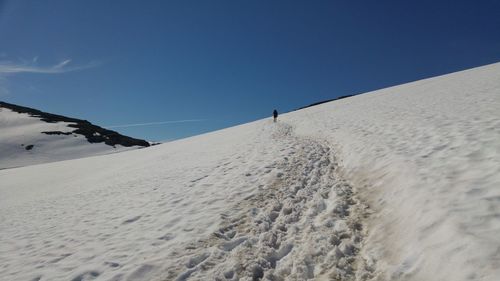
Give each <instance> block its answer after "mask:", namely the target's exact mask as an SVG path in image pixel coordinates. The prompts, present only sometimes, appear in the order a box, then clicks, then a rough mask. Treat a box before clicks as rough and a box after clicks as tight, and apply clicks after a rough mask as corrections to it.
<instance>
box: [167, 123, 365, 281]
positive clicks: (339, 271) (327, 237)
mask: <svg viewBox="0 0 500 281" xmlns="http://www.w3.org/2000/svg"><path fill="white" fill-rule="evenodd" d="M275 126H276V128H275V130H274V131H273V136H272V138H273V140H275V141H278V142H282V143H283V145H284V146H287V147H291V149H289V150H288V155H287V156H286V157H284V159H283V160H282V161H278V162H276V163H274V164H272V165H270V166H269V167H270V168H274V169H277V170H278V171H280V172H278V173H277V174H276V177H275V178H273V180H272V181H271V182H269V185H267V186H264V187H259V192H257V193H255V194H254V195H253V196H250V197H247V198H246V199H245V200H243V201H242V202H239V203H238V204H237V205H236V206H235V207H234V210H232V211H234V213H232V214H231V215H227V214H223V215H222V218H223V223H222V224H221V225H220V227H219V230H218V231H216V232H215V233H213V234H212V236H211V237H209V238H207V239H205V240H203V241H198V242H195V243H192V244H191V245H188V246H187V247H186V249H184V251H186V254H185V255H184V257H183V259H184V262H183V263H182V264H181V266H179V265H177V266H172V267H171V268H169V269H168V270H167V276H166V279H164V280H276V281H279V280H308V279H313V280H370V279H373V278H374V277H375V276H374V272H375V263H374V262H372V261H371V260H370V261H369V260H367V259H365V258H363V257H362V256H361V254H360V249H361V248H362V246H363V238H364V237H365V235H366V229H365V228H364V227H363V225H364V224H363V222H364V220H365V219H366V218H367V217H368V213H369V211H368V208H367V206H366V205H365V204H363V203H362V202H360V200H359V199H358V197H357V196H356V192H355V190H354V189H353V187H352V186H351V185H350V184H349V183H348V182H347V181H345V180H344V179H342V178H341V177H340V176H339V175H338V174H337V173H336V166H337V164H336V162H335V158H334V156H333V153H332V151H331V149H330V148H329V146H328V145H326V144H325V143H321V142H320V141H317V140H312V139H306V138H299V137H296V136H293V134H292V127H291V126H288V125H286V124H280V123H278V124H276V125H275Z"/></svg>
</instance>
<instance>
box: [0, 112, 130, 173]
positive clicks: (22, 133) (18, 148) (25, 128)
mask: <svg viewBox="0 0 500 281" xmlns="http://www.w3.org/2000/svg"><path fill="white" fill-rule="evenodd" d="M69 124H71V123H68V122H56V123H47V122H45V121H41V120H40V118H37V117H33V116H30V115H29V114H27V113H18V112H14V111H12V110H10V109H8V108H3V107H0V169H6V168H15V167H22V166H28V165H34V164H41V163H47V162H54V161H60V160H68V159H74V158H81V157H86V156H92V155H100V154H108V153H114V152H118V151H124V150H129V149H130V148H126V147H123V146H121V145H117V146H116V147H115V148H114V147H112V146H109V145H106V144H104V143H89V142H88V141H87V139H86V138H85V136H83V135H79V134H69V135H47V134H42V132H47V131H60V132H72V131H73V130H75V128H71V127H68V125H69ZM28 145H33V148H32V149H31V150H27V149H26V146H28Z"/></svg>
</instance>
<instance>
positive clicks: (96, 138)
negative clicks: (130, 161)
mask: <svg viewBox="0 0 500 281" xmlns="http://www.w3.org/2000/svg"><path fill="white" fill-rule="evenodd" d="M0 107H4V108H7V109H10V110H12V111H14V112H18V113H27V114H29V115H30V116H32V117H38V118H40V120H42V121H45V122H47V123H55V122H68V123H75V124H68V127H72V128H75V130H74V131H72V132H61V131H44V132H41V133H43V134H47V135H59V134H62V135H70V134H80V135H83V136H85V137H86V138H87V141H88V142H90V143H100V142H104V143H105V144H107V145H111V146H115V145H117V144H119V145H123V146H125V147H130V146H143V147H148V146H150V144H149V142H147V141H145V140H141V139H136V138H132V137H128V136H124V135H122V134H119V133H118V132H115V131H112V130H108V129H104V128H102V127H99V126H96V125H94V124H92V123H90V122H89V121H87V120H82V119H77V118H71V117H66V116H63V115H57V114H52V113H48V112H43V111H40V110H38V109H34V108H30V107H25V106H19V105H15V104H11V103H6V102H2V101H0Z"/></svg>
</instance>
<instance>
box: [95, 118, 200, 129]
mask: <svg viewBox="0 0 500 281" xmlns="http://www.w3.org/2000/svg"><path fill="white" fill-rule="evenodd" d="M203 121H206V119H186V120H168V121H160V122H149V123H136V124H123V125H111V126H105V128H108V129H110V128H128V127H139V126H152V125H164V124H175V123H188V122H203Z"/></svg>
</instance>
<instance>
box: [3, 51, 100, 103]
mask: <svg viewBox="0 0 500 281" xmlns="http://www.w3.org/2000/svg"><path fill="white" fill-rule="evenodd" d="M6 58H7V55H6V54H4V53H0V96H2V95H8V94H9V89H8V79H7V78H8V77H9V76H12V75H18V74H22V73H39V74H57V73H66V72H72V71H77V70H83V69H87V68H92V67H96V66H99V65H100V63H99V62H96V61H94V62H90V63H87V64H83V65H73V64H71V59H66V60H62V61H60V62H59V63H57V64H53V65H46V66H41V65H39V64H38V56H36V57H33V59H31V60H23V59H19V61H18V62H13V61H9V60H6Z"/></svg>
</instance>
